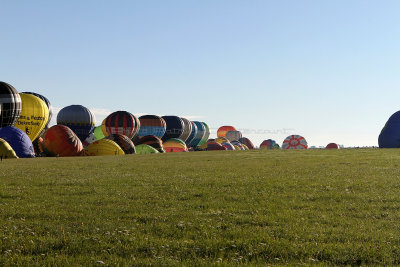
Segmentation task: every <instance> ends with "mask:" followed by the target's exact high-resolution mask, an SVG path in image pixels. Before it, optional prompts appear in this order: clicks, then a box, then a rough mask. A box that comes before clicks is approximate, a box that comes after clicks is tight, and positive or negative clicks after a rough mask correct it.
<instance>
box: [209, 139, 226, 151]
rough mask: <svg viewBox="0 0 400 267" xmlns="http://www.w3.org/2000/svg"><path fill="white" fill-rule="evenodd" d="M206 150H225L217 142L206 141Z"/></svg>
mask: <svg viewBox="0 0 400 267" xmlns="http://www.w3.org/2000/svg"><path fill="white" fill-rule="evenodd" d="M207 150H208V151H216V150H227V148H226V147H224V146H223V145H221V144H220V143H217V142H215V141H214V142H212V141H211V142H207Z"/></svg>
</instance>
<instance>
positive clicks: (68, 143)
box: [43, 125, 83, 157]
mask: <svg viewBox="0 0 400 267" xmlns="http://www.w3.org/2000/svg"><path fill="white" fill-rule="evenodd" d="M82 149H83V146H82V142H81V140H80V139H79V138H78V136H77V135H76V134H75V133H74V132H73V131H72V130H71V129H70V128H68V127H67V126H65V125H54V126H52V127H50V128H49V129H48V130H47V131H46V133H45V135H44V138H43V151H44V153H45V154H46V155H48V156H60V157H72V156H78V155H79V153H80V152H81V151H82Z"/></svg>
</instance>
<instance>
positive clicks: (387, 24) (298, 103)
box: [0, 0, 400, 146]
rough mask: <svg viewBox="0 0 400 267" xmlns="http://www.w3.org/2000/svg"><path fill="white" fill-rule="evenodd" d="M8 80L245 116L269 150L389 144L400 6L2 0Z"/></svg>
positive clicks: (94, 100)
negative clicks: (386, 134) (286, 144)
mask: <svg viewBox="0 0 400 267" xmlns="http://www.w3.org/2000/svg"><path fill="white" fill-rule="evenodd" d="M0 9H1V10H2V16H1V17H0V33H1V37H2V41H1V42H0V80H1V81H5V82H8V83H10V84H12V85H13V86H14V87H15V88H16V89H17V90H18V91H20V92H23V91H35V92H38V93H40V94H43V95H44V96H46V97H47V98H48V99H49V100H50V101H51V103H52V105H53V106H54V107H55V108H56V109H60V108H62V107H65V106H68V105H71V104H81V105H84V106H86V107H88V108H91V109H92V110H93V111H94V113H95V115H96V118H97V121H98V124H99V123H100V122H101V120H102V119H103V118H104V117H105V116H106V115H107V114H108V113H111V112H113V111H116V110H127V111H130V112H132V113H134V114H158V115H178V116H185V117H188V118H190V119H192V120H200V121H205V122H207V123H208V124H209V125H210V126H211V128H213V129H217V128H218V127H219V126H222V125H233V126H235V127H236V128H238V129H241V130H242V131H243V133H244V135H245V136H248V137H250V139H252V140H253V142H254V143H255V144H256V145H259V143H260V142H261V141H262V140H264V139H268V138H271V139H275V140H276V141H277V142H278V143H279V144H281V143H282V141H283V139H284V137H286V136H287V135H288V134H292V133H293V134H300V135H303V136H304V137H305V138H306V139H307V141H308V143H309V145H310V146H312V145H315V146H325V145H326V144H327V143H329V142H336V143H339V144H343V145H345V146H372V145H377V139H378V135H379V132H380V130H381V129H382V127H383V126H384V124H385V122H386V120H387V119H388V118H389V116H390V115H391V114H392V113H394V112H396V111H398V110H399V109H400V90H399V89H400V88H399V87H400V76H399V73H400V54H399V52H398V51H399V47H400V27H399V26H400V16H398V13H399V11H400V2H399V1H394V0H393V1H385V0H384V1H368V0H353V1H348V0H347V1H345V0H336V1H315V0H314V1H311V0H308V1H295V0H288V1H267V0H265V1H264V0H258V1H256V0H254V1H251V0H250V1H239V0H230V1H227V0H221V1H211V0H202V1H195V0H193V1H188V0H185V1H184V0H181V1H177V0H171V1H166V0H162V1H161V0H158V1H155V0H154V1H152V0H146V1H134V0H132V1H105V0H100V1H99V0H96V1H95V0H87V1H75V0H74V1H50V0H48V1H42V0H38V1H27V0H25V1H13V0H0Z"/></svg>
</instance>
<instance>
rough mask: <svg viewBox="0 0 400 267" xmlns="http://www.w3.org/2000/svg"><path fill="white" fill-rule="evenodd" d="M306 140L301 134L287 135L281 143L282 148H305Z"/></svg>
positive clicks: (306, 146)
mask: <svg viewBox="0 0 400 267" xmlns="http://www.w3.org/2000/svg"><path fill="white" fill-rule="evenodd" d="M307 148H308V145H307V141H306V139H305V138H304V137H303V136H301V135H289V136H288V137H286V138H285V140H284V141H283V144H282V149H307Z"/></svg>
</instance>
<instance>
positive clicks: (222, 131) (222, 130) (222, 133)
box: [217, 126, 236, 137]
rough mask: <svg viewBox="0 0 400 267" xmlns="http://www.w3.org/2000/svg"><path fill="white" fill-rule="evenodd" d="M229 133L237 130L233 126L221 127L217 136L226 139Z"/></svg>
mask: <svg viewBox="0 0 400 267" xmlns="http://www.w3.org/2000/svg"><path fill="white" fill-rule="evenodd" d="M229 131H236V128H235V127H233V126H221V127H219V128H218V131H217V136H218V137H225V136H226V133H227V132H229Z"/></svg>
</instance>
